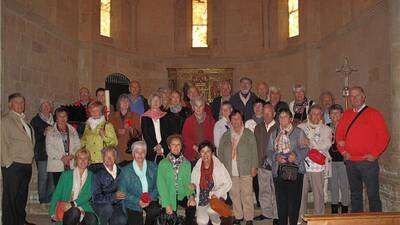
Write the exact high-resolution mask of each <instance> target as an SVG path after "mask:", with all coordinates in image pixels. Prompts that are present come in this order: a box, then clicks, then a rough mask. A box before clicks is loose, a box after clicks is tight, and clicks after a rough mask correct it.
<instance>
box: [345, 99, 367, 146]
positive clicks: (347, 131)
mask: <svg viewBox="0 0 400 225" xmlns="http://www.w3.org/2000/svg"><path fill="white" fill-rule="evenodd" d="M367 108H368V106H365V107H364V108H363V109H361V111H360V112H358V113H357V115H356V117H354V119H353V120H352V121H351V123H350V125H349V126H348V127H347V130H346V134H345V135H344V138H345V139H346V137H347V134H348V133H349V131H350V128H351V127H352V126H353V124H354V123H355V122H356V120H357V119H358V117H360V116H361V114H362V113H363V112H364V111H365V110H366V109H367Z"/></svg>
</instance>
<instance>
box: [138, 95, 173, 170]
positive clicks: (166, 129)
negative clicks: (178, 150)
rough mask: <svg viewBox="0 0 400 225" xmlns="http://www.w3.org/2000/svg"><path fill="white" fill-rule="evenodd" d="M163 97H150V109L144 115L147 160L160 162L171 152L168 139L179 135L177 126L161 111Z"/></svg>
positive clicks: (143, 130) (142, 124)
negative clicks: (172, 135) (173, 135)
mask: <svg viewBox="0 0 400 225" xmlns="http://www.w3.org/2000/svg"><path fill="white" fill-rule="evenodd" d="M161 104H162V97H161V95H160V94H158V93H154V94H152V95H150V97H149V105H150V109H149V110H147V111H146V112H145V113H143V115H142V119H141V126H142V133H143V139H144V141H145V142H146V144H147V150H148V151H147V155H146V159H147V160H150V161H156V162H159V161H160V160H161V159H162V158H163V157H164V156H166V155H167V154H168V152H169V150H168V146H167V142H166V140H167V137H168V136H170V135H171V134H175V133H177V132H178V131H177V124H176V123H175V122H174V120H173V119H172V117H171V116H170V115H169V114H167V113H166V112H163V111H162V110H161Z"/></svg>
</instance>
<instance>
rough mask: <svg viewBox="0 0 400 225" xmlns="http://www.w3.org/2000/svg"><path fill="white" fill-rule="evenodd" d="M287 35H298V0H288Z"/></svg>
mask: <svg viewBox="0 0 400 225" xmlns="http://www.w3.org/2000/svg"><path fill="white" fill-rule="evenodd" d="M288 12H289V37H290V38H291V37H295V36H298V35H299V0H288Z"/></svg>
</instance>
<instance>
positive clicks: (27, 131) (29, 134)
mask: <svg viewBox="0 0 400 225" xmlns="http://www.w3.org/2000/svg"><path fill="white" fill-rule="evenodd" d="M13 112H14V113H15V114H17V116H18V118H19V119H20V120H21V123H22V126H23V127H24V130H25V132H26V134H27V135H28V137H29V139H30V140H32V132H31V127H30V126H29V125H28V123H27V122H26V121H25V114H24V113H21V114H19V113H17V112H15V111H13Z"/></svg>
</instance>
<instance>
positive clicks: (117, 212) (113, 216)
mask: <svg viewBox="0 0 400 225" xmlns="http://www.w3.org/2000/svg"><path fill="white" fill-rule="evenodd" d="M92 207H93V210H94V211H95V212H96V214H97V216H98V218H99V220H100V223H99V225H108V224H109V225H126V223H127V218H126V216H125V213H124V211H123V209H122V206H121V205H114V206H113V205H111V203H92Z"/></svg>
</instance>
